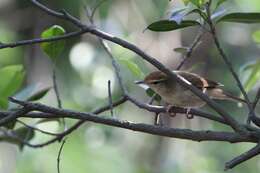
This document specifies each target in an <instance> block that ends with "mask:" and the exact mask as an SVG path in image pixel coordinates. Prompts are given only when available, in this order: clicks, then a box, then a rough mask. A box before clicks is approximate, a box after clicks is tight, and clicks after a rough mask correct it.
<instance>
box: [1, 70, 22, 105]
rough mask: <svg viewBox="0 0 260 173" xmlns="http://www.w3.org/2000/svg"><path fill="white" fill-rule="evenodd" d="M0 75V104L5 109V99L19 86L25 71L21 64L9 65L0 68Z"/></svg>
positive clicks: (6, 101)
mask: <svg viewBox="0 0 260 173" xmlns="http://www.w3.org/2000/svg"><path fill="white" fill-rule="evenodd" d="M0 76H1V82H0V105H1V108H3V109H7V105H8V104H7V103H8V100H7V99H8V97H9V96H12V95H13V94H15V92H17V90H18V89H19V88H20V87H21V85H22V83H23V81H24V77H25V72H24V69H23V66H22V65H10V66H6V67H4V68H1V69H0ZM2 106H3V107H2Z"/></svg>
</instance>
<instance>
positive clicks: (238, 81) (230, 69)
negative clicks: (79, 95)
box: [206, 5, 256, 124]
mask: <svg viewBox="0 0 260 173" xmlns="http://www.w3.org/2000/svg"><path fill="white" fill-rule="evenodd" d="M206 10H207V15H208V24H209V27H210V30H211V35H212V37H213V40H214V42H215V45H216V47H217V50H218V51H219V53H220V55H221V57H222V59H223V60H224V62H225V64H226V66H227V67H228V69H229V71H230V72H231V74H232V75H233V77H234V79H235V81H236V83H237V86H238V87H239V89H240V91H241V92H242V94H243V96H244V99H245V101H246V104H247V107H248V109H249V114H248V124H249V123H250V120H251V117H253V116H254V117H255V116H256V115H255V112H254V109H253V106H252V104H251V102H250V100H249V97H248V95H247V93H246V91H245V88H244V87H243V85H242V83H241V81H240V79H239V77H238V75H237V74H236V72H235V70H234V68H233V65H232V63H231V62H230V60H229V59H228V57H227V56H226V54H225V52H224V50H223V49H222V48H221V46H220V43H219V40H218V37H217V33H216V28H215V26H214V24H213V22H212V19H211V11H210V5H208V6H207V8H206Z"/></svg>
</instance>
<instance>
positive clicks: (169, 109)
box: [166, 105, 176, 117]
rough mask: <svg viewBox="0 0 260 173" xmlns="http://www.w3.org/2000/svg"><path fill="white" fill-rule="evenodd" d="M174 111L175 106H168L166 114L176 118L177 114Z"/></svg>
mask: <svg viewBox="0 0 260 173" xmlns="http://www.w3.org/2000/svg"><path fill="white" fill-rule="evenodd" d="M173 109H174V106H173V105H167V107H166V113H168V114H169V115H170V116H171V117H175V116H176V113H175V112H174V111H172V110H173Z"/></svg>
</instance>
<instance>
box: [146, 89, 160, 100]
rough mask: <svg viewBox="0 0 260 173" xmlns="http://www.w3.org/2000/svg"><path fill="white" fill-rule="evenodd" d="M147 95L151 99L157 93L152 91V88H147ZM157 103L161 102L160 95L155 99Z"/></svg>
mask: <svg viewBox="0 0 260 173" xmlns="http://www.w3.org/2000/svg"><path fill="white" fill-rule="evenodd" d="M146 94H147V95H148V96H149V97H153V96H154V95H155V94H156V93H155V92H154V91H153V90H152V89H151V88H147V89H146ZM154 99H155V100H156V101H158V102H159V101H161V99H162V98H161V96H159V95H158V94H156V96H155V98H154Z"/></svg>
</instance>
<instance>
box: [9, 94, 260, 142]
mask: <svg viewBox="0 0 260 173" xmlns="http://www.w3.org/2000/svg"><path fill="white" fill-rule="evenodd" d="M11 101H12V102H14V103H17V104H20V105H22V106H26V107H28V108H30V109H31V110H37V111H41V112H45V113H52V114H59V115H64V116H71V115H73V116H75V117H79V118H80V119H82V120H84V121H91V122H94V123H99V124H105V125H109V126H114V127H120V128H124V129H129V130H134V131H140V132H144V133H149V134H153V135H160V136H166V137H173V138H180V139H188V140H193V141H198V142H200V141H226V142H232V143H233V142H256V139H254V138H249V137H248V136H242V135H239V134H237V133H232V132H214V131H193V130H189V129H177V128H168V127H159V126H153V125H148V124H143V123H131V122H128V121H121V120H117V119H114V118H107V117H100V116H96V115H95V114H93V113H83V112H76V111H71V110H64V109H58V108H54V107H50V106H46V105H43V104H39V103H30V102H23V101H19V100H16V99H14V98H12V99H11Z"/></svg>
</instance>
